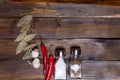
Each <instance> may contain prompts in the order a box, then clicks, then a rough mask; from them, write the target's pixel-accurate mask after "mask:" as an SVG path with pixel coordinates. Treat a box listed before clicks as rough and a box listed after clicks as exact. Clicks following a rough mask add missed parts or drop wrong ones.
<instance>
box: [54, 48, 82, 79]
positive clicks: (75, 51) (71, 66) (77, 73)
mask: <svg viewBox="0 0 120 80" xmlns="http://www.w3.org/2000/svg"><path fill="white" fill-rule="evenodd" d="M80 55H81V49H80V47H79V46H72V47H71V48H70V58H69V59H68V60H69V61H68V64H66V62H65V60H64V58H63V57H64V56H66V51H65V49H64V48H57V49H56V51H55V56H58V59H57V60H56V63H55V78H54V79H55V80H67V79H81V60H80ZM67 76H68V77H67Z"/></svg>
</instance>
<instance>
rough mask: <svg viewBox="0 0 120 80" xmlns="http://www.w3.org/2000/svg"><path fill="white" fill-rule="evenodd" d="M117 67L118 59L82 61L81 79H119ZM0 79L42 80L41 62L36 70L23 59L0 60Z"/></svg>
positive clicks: (119, 62) (119, 63) (118, 65)
mask: <svg viewBox="0 0 120 80" xmlns="http://www.w3.org/2000/svg"><path fill="white" fill-rule="evenodd" d="M119 67H120V61H82V80H119V79H120V77H119V75H120V68H119ZM67 75H69V73H67ZM0 79H1V80H10V79H12V80H43V75H42V64H41V67H40V69H38V70H36V69H33V67H32V66H29V67H28V64H27V62H25V61H0ZM51 80H53V79H51ZM68 80H71V79H68Z"/></svg>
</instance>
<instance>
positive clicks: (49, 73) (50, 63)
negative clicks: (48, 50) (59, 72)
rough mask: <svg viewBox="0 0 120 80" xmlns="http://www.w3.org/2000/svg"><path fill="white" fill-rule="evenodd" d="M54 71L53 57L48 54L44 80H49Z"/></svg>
mask: <svg viewBox="0 0 120 80" xmlns="http://www.w3.org/2000/svg"><path fill="white" fill-rule="evenodd" d="M53 69H54V56H53V55H51V54H50V56H49V68H48V73H47V76H46V79H45V80H50V79H51V76H52V73H53Z"/></svg>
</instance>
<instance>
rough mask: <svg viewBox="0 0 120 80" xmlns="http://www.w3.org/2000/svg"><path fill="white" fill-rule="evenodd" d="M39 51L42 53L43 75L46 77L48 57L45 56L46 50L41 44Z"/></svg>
mask: <svg viewBox="0 0 120 80" xmlns="http://www.w3.org/2000/svg"><path fill="white" fill-rule="evenodd" d="M40 48H41V51H42V55H43V63H44V64H43V74H44V76H45V77H46V75H47V58H48V55H47V50H46V47H45V45H44V44H43V43H41V46H40Z"/></svg>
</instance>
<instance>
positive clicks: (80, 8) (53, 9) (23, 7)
mask: <svg viewBox="0 0 120 80" xmlns="http://www.w3.org/2000/svg"><path fill="white" fill-rule="evenodd" d="M0 4H1V5H0V17H20V16H23V15H25V14H33V16H34V17H77V18H120V7H119V6H103V5H93V4H91V5H90V4H73V3H68V4H65V3H46V2H44V3H33V2H24V3H20V2H11V1H5V2H4V1H3V2H1V3H0Z"/></svg>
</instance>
